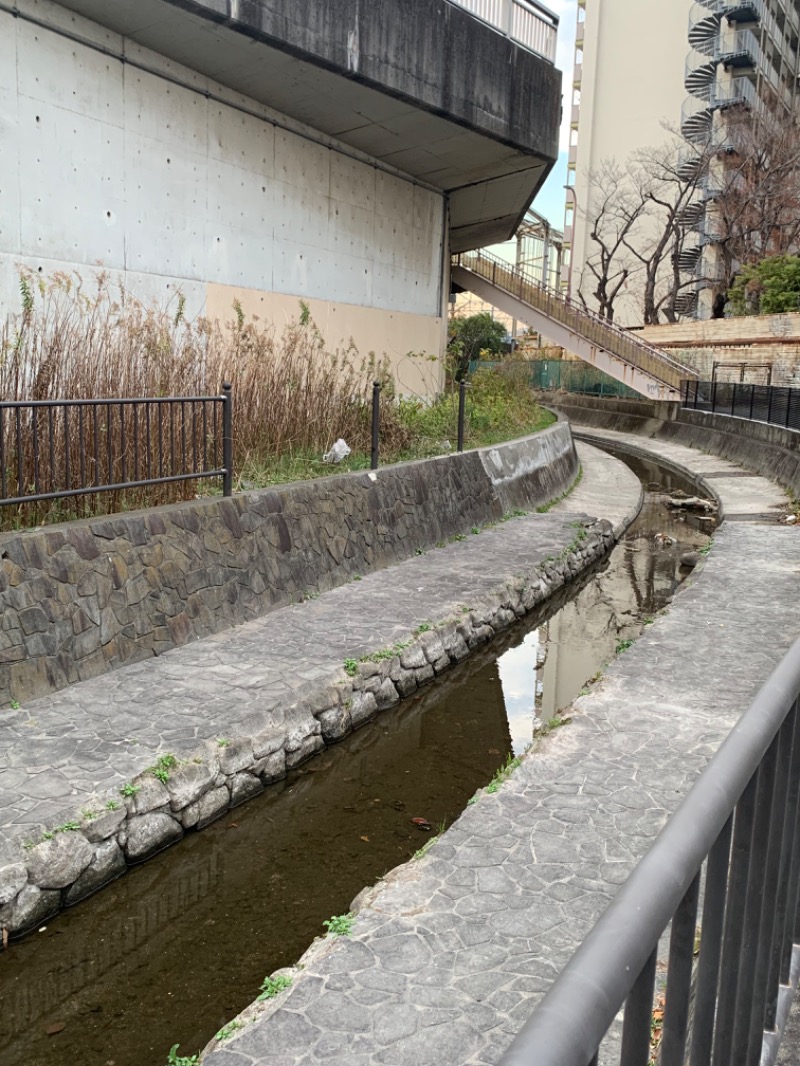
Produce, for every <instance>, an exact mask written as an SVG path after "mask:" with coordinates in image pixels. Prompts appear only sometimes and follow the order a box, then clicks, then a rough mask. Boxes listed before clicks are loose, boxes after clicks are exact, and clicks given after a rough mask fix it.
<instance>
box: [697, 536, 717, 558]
mask: <svg viewBox="0 0 800 1066" xmlns="http://www.w3.org/2000/svg"><path fill="white" fill-rule="evenodd" d="M713 547H714V538H713V537H712V538H711V540H710V541H709V542H708V544H704V545H703V547H702V548H699V549H698V550H699V552H700V554H701V555H708V553H709V552H710V551H711V549H712V548H713Z"/></svg>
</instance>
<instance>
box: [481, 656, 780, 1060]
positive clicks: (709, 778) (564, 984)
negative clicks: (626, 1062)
mask: <svg viewBox="0 0 800 1066" xmlns="http://www.w3.org/2000/svg"><path fill="white" fill-rule="evenodd" d="M798 691H800V639H798V640H797V641H795V643H794V644H793V645H792V647H791V649H790V650H789V652H788V653H787V654H786V655H785V656H784V658H783V659H782V660H781V662H780V663H779V665H778V666H777V667H776V669H775V670H774V671H773V673H772V674H771V675H770V677H769V678H768V680H767V681H766V682H765V684H764V685H763V686H762V688H761V689H760V691H759V692H758V693H757V695H756V697H755V699H754V700H753V702H752V703H751V704H750V707H749V708H748V710H747V711H746V712H745V713H744V715H743V716H742V717H741V719H740V720H739V722H738V723H737V724H736V725H735V726H734V728H733V729H732V731H731V733H730V734H729V736H728V737H727V739H726V740H725V741H724V742H723V744H722V746H721V747H720V749H719V751H718V752H717V753H716V755H714V756H713V758H712V759H711V761H710V762H709V764H708V765H707V766H706V768H705V769H704V770H703V772H702V773H701V774H700V777H699V778H698V780H697V781H696V782H695V784H694V785H693V787H692V789H691V790H690V792H689V793H688V795H687V796H686V797H685V799H684V800H683V802H682V803H681V805H680V806H679V807H678V809H677V811H676V812H675V813H674V814H673V815H672V816H671V817H670V818H669V819H668V821H667V823H666V825H665V826H664V828H663V829H662V830H661V832H660V833H659V835H658V837H657V838H656V840H655V842H654V843H653V845H652V847H651V848H650V849H649V851H648V852H647V853H646V854H645V856H644V857H643V858H642V859H641V861H640V862H639V863H638V865H637V866H636V867H635V869H634V870H633V872H632V873H631V875H630V877H629V878H628V879H627V881H626V882H625V883H624V884H623V885H622V887H621V888H620V890H619V892H618V893H617V895H616V897H615V898H614V899H613V900H612V901H611V903H610V904H609V905H608V907H607V908H606V910H605V912H604V913H603V914H602V916H601V917H600V919H599V920H598V922H597V924H596V925H595V926H594V928H593V929H592V930H591V932H590V933H589V934H588V936H587V937H586V939H585V940H584V941H583V943H582V944H581V946H580V947H579V948H578V950H577V951H576V952H575V954H574V955H573V956H572V958H571V959H570V961H569V962H568V963H567V965H566V967H565V968H564V970H563V972H562V973H561V975H560V976H559V978H558V979H557V980H556V982H555V984H554V985H553V986H552V987H551V989H550V990H549V992H548V993H547V994H546V995H545V997H544V999H543V1000H542V1002H541V1003H540V1004H539V1006H538V1007H537V1008H536V1010H535V1011H534V1013H533V1014H532V1016H531V1017H530V1018H529V1019H528V1021H527V1022H526V1024H525V1025H524V1026H523V1028H522V1030H521V1031H520V1033H519V1034H518V1035H517V1037H516V1039H515V1040H514V1041H513V1043H512V1044H511V1046H510V1047H509V1048H508V1050H507V1051H506V1053H505V1055H504V1056H503V1057H502V1059H501V1060H500V1064H501V1066H534V1064H535V1066H585V1064H586V1063H587V1062H589V1061H590V1060H591V1058H592V1055H594V1053H595V1051H596V1049H597V1048H598V1047H599V1046H600V1043H601V1042H602V1040H603V1037H604V1036H605V1034H606V1032H607V1031H608V1029H609V1027H610V1026H611V1024H612V1023H613V1021H614V1018H615V1017H616V1015H617V1013H618V1011H619V1009H620V1007H621V1006H622V1004H623V1003H624V1002H625V999H626V998H627V996H628V993H629V992H630V990H631V988H632V987H633V984H634V982H635V980H636V977H637V976H638V974H639V973H640V972H641V969H642V967H643V966H644V964H645V962H646V961H647V958H648V957H649V955H650V953H651V952H652V951H653V947H654V945H655V944H656V943H657V941H658V938H659V937H660V935H661V933H662V932H663V930H664V929H665V928H666V926H667V923H668V922H669V921H670V919H671V918H672V916H673V914H674V913H675V911H676V909H677V907H678V905H679V903H680V901H681V899H682V897H683V895H684V894H685V892H686V890H687V888H688V887H689V884H690V883H691V881H692V879H693V878H694V877H695V876H696V874H697V872H698V871H699V869H700V867H701V865H702V863H703V862H704V860H705V858H706V856H707V855H708V854H709V852H710V850H711V848H712V846H713V844H714V842H715V840H716V839H717V837H718V836H719V834H720V832H721V830H722V828H723V826H724V825H725V823H726V822H727V820H728V818H729V817H730V813H731V811H732V810H733V808H734V807H735V806H736V803H737V802H738V800H739V798H740V796H741V795H742V793H743V792H744V790H745V787H746V786H747V784H748V781H749V780H750V779H751V777H752V776H753V774H754V772H755V771H756V769H757V768H758V766H759V765H760V763H761V760H762V759H763V757H764V755H765V753H766V751H767V749H768V748H769V746H770V744H771V743H772V741H773V740H774V738H775V736H776V734H777V732H778V730H779V729H780V728H781V725H782V723H783V721H784V719H785V717H786V715H787V714H788V713H789V711H790V709H791V706H792V705H793V703H794V700H795V699H796V697H797V693H798Z"/></svg>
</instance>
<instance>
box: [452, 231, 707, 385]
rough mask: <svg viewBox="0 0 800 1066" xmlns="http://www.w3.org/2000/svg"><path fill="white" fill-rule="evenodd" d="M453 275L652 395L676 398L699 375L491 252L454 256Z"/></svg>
mask: <svg viewBox="0 0 800 1066" xmlns="http://www.w3.org/2000/svg"><path fill="white" fill-rule="evenodd" d="M451 277H452V280H453V281H454V282H455V283H456V284H457V285H459V286H460V287H461V288H462V289H466V290H467V291H469V292H472V293H474V294H475V295H476V296H479V297H480V298H481V299H482V300H484V301H486V303H489V304H492V306H493V307H497V308H498V309H499V310H500V311H503V312H504V313H505V314H507V315H510V316H511V317H512V318H514V319H517V320H518V321H520V322H524V323H525V325H526V326H531V327H532V328H533V329H535V330H536V331H537V332H538V333H541V334H543V335H544V336H545V337H547V338H548V339H549V340H551V341H553V343H554V344H558V345H559V346H560V347H562V348H564V349H566V351H568V352H571V353H572V354H573V355H577V356H579V357H580V358H581V359H583V360H585V361H586V362H587V363H591V365H592V366H594V367H597V369H598V370H602V371H603V372H604V373H606V374H609V375H610V376H611V377H612V378H614V379H615V380H617V381H621V382H622V383H623V384H624V385H628V386H629V387H630V388H632V389H635V390H636V392H639V393H641V395H642V396H647V397H648V398H649V399H651V400H679V399H680V396H681V393H680V385H681V382H682V381H687V380H695V379H696V378H697V371H696V370H693V369H692V368H691V367H688V366H684V365H683V364H682V363H679V362H677V361H676V360H674V359H672V358H670V357H669V356H668V355H666V354H665V353H664V352H662V351H659V349H658V348H654V347H653V346H652V345H650V344H646V343H645V342H644V341H642V340H640V339H639V338H638V337H637V336H636V335H635V334H633V333H631V332H630V331H628V330H626V329H621V328H620V327H619V326H615V325H614V324H613V323H611V322H607V321H606V320H605V319H603V318H601V317H600V316H599V315H597V314H595V313H594V312H592V311H588V310H586V309H585V308H581V307H578V306H577V304H575V303H573V302H572V301H571V300H569V299H568V298H567V297H565V296H563V295H562V294H561V293H560V292H556V291H555V290H554V289H549V288H547V287H546V286H544V285H542V284H541V283H540V282H539V281H538V280H537V279H536V278H534V277H532V276H531V275H530V274H529V273H527V272H526V271H525V270H524V269H522V268H520V267H515V266H512V265H511V264H510V263H507V262H506V261H505V260H504V259H500V258H499V257H498V256H496V255H492V254H491V253H489V252H485V251H482V250H481V251H476V252H462V253H461V254H460V255H457V256H455V257H454V259H453V262H452V265H451Z"/></svg>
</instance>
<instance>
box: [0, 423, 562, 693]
mask: <svg viewBox="0 0 800 1066" xmlns="http://www.w3.org/2000/svg"><path fill="white" fill-rule="evenodd" d="M577 469H578V460H577V456H576V454H575V449H574V446H573V443H572V436H571V433H570V430H569V426H568V425H567V424H566V423H559V424H558V425H555V426H552V427H550V428H549V429H547V430H545V431H544V432H542V433H539V434H535V435H534V436H532V437H527V438H523V439H522V440H521V441H518V442H511V443H509V444H504V445H498V446H496V447H493V448H486V449H483V450H480V451H472V452H465V453H464V454H462V455H452V456H444V457H441V458H437V459H428V460H424V461H421V462H415V463H403V464H399V465H397V466H392V467H385V468H383V469H381V470H379V471H377V472H376V473H355V474H345V475H339V476H336V477H330V478H324V479H320V480H317V481H309V482H298V483H296V484H293V485H287V486H284V487H280V488H276V489H270V490H262V491H258V492H253V493H247V494H242V495H237V496H234V497H231V498H229V499H210V500H209V499H207V500H201V501H197V502H192V503H184V504H179V505H175V506H169V507H162V508H154V509H151V510H148V511H139V512H134V513H130V514H124V515H119V516H112V517H110V518H98V519H89V520H87V521H83V522H72V523H68V524H65V525H63V526H50V527H46V528H44V529H37V530H28V531H24V532H21V533H8V534H2V535H0V610H1V611H2V629H0V706H2V705H3V704H7V703H9V701H10V700H12V699H16V700H18V701H19V702H22V701H23V700H30V699H31V698H32V697H35V696H37V695H42V694H44V693H46V692H49V691H53V690H55V689H58V688H61V687H63V686H65V685H68V684H70V683H72V682H75V681H80V680H84V679H86V678H89V677H93V676H96V675H98V674H101V673H104V672H106V671H108V670H112V669H114V668H116V667H119V666H122V665H124V664H126V663H131V662H135V661H137V660H140V659H143V658H147V657H149V656H151V655H154V654H156V655H158V654H160V653H162V652H164V651H167V650H169V649H170V648H172V647H175V646H177V645H181V644H185V643H187V642H189V641H191V640H196V639H198V638H200V637H203V636H207V635H209V634H211V633H214V632H218V631H219V630H221V629H224V628H227V627H229V626H231V625H234V624H236V623H238V622H242V621H246V620H247V619H250V618H254V617H257V616H258V615H260V614H263V613H264V612H265V611H267V610H269V609H270V608H273V607H278V606H281V605H283V604H286V603H289V602H291V601H292V600H294V599H297V598H302V597H303V596H304V595H307V594H308V593H310V592H317V591H320V590H324V589H327V588H331V587H333V586H334V585H338V584H341V583H342V582H344V581H347V580H348V579H349V578H350V577H351V576H352V575H354V574H363V573H367V572H369V571H371V570H375V569H379V568H380V567H383V566H387V565H389V564H391V563H393V562H396V561H398V560H400V559H404V558H408V557H409V556H411V555H413V554H414V552H415V551H416V550H417V549H420V548H421V549H425V548H430V547H432V546H433V545H434V544H436V543H437V542H438V541H442V540H447V539H448V538H450V537H453V536H455V535H457V534H463V533H466V532H468V531H469V529H470V528H471V527H472V526H474V525H483V524H486V523H487V522H492V521H497V520H498V519H499V518H502V516H503V515H504V514H505V513H507V512H509V511H512V510H514V509H515V508H523V509H531V508H533V507H535V506H537V505H539V504H541V503H545V502H547V501H549V500H552V499H555V498H556V497H558V496H560V495H561V493H563V492H564V491H565V489H566V488H567V487H568V486H569V485H570V484H572V481H573V480H574V478H575V476H576V474H577Z"/></svg>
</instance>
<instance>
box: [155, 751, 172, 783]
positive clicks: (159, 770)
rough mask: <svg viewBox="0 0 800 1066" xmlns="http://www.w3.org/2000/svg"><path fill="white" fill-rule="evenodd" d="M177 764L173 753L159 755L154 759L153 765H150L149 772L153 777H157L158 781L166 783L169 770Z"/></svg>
mask: <svg viewBox="0 0 800 1066" xmlns="http://www.w3.org/2000/svg"><path fill="white" fill-rule="evenodd" d="M177 765H178V760H177V759H176V758H175V756H174V755H169V754H167V755H160V756H159V757H158V759H157V761H156V764H155V766H151V767H150V771H149V772H150V773H151V774H152V775H153V777H157V778H158V780H159V781H161V782H163V784H166V783H167V781H169V772H170V770H173V769H174V768H175V767H176V766H177Z"/></svg>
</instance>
